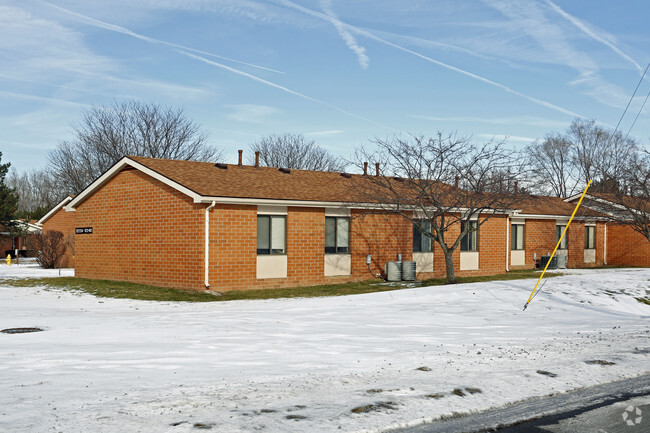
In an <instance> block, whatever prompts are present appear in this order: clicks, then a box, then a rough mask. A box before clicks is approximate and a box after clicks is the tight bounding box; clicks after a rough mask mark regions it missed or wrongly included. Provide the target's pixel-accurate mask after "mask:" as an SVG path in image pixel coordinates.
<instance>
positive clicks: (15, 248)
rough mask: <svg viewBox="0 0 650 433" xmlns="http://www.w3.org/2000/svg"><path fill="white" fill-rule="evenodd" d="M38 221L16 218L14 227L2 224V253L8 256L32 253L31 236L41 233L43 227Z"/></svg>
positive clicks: (0, 233)
mask: <svg viewBox="0 0 650 433" xmlns="http://www.w3.org/2000/svg"><path fill="white" fill-rule="evenodd" d="M37 224H38V223H37V222H36V221H24V220H14V221H13V227H5V226H0V254H2V257H3V258H4V257H6V256H7V254H9V255H11V256H12V257H14V258H15V257H16V253H18V255H20V256H21V257H27V256H29V255H31V252H32V251H31V248H30V237H31V236H32V235H33V234H36V233H40V232H41V227H40V226H38V225H37Z"/></svg>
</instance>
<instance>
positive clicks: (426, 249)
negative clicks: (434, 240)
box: [413, 220, 433, 253]
mask: <svg viewBox="0 0 650 433" xmlns="http://www.w3.org/2000/svg"><path fill="white" fill-rule="evenodd" d="M418 223H419V224H420V227H422V230H420V229H419V228H418V226H416V225H415V224H414V225H413V252H414V253H430V252H431V251H433V250H432V248H431V238H430V237H429V236H427V235H425V234H424V233H431V221H429V220H419V221H418Z"/></svg>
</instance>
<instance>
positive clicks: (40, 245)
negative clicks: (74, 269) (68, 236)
mask: <svg viewBox="0 0 650 433" xmlns="http://www.w3.org/2000/svg"><path fill="white" fill-rule="evenodd" d="M32 247H33V248H34V250H35V251H37V254H36V261H37V262H38V264H39V265H41V267H42V268H45V269H53V268H55V267H57V265H58V264H59V262H60V261H61V259H62V258H63V256H64V255H65V251H66V245H65V241H64V239H63V233H61V232H59V231H55V230H50V231H46V232H45V233H42V234H36V235H34V237H33V238H32Z"/></svg>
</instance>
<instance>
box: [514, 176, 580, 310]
mask: <svg viewBox="0 0 650 433" xmlns="http://www.w3.org/2000/svg"><path fill="white" fill-rule="evenodd" d="M589 185H591V181H589V182H588V183H587V187H586V188H585V190H584V191H583V192H582V195H581V196H580V200H578V204H577V205H576V207H575V209H573V213H572V214H571V218H569V222H568V223H567V225H566V227H564V231H563V232H562V236H560V239H558V241H557V244H556V245H555V249H554V250H553V254H551V257H549V259H548V262H546V266H544V270H543V271H542V275H540V276H539V279H538V280H537V283H535V287H534V288H533V292H532V293H531V294H530V296H529V297H528V300H527V301H526V305H524V310H526V307H528V304H530V301H532V299H533V296H534V295H535V291H536V290H537V286H538V285H539V282H540V281H542V278H544V274H545V273H546V270H547V269H548V265H550V264H551V260H552V259H553V257H554V256H555V252H556V251H557V249H558V248H559V247H560V243H561V242H562V239H564V235H565V234H566V232H567V230H569V226H570V225H571V221H573V217H574V216H575V215H576V212H577V211H578V208H579V207H580V204H581V203H582V199H583V198H585V194H587V190H588V189H589Z"/></svg>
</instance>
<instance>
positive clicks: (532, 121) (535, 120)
mask: <svg viewBox="0 0 650 433" xmlns="http://www.w3.org/2000/svg"><path fill="white" fill-rule="evenodd" d="M411 117H414V118H416V119H424V120H431V121H434V122H466V123H488V124H492V125H529V126H538V127H542V128H549V129H553V128H564V127H565V126H566V125H567V123H566V121H560V120H552V119H546V118H543V117H536V116H515V117H498V118H486V117H471V116H449V117H436V116H425V115H419V114H413V115H411Z"/></svg>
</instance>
